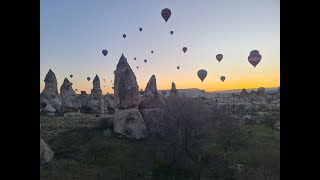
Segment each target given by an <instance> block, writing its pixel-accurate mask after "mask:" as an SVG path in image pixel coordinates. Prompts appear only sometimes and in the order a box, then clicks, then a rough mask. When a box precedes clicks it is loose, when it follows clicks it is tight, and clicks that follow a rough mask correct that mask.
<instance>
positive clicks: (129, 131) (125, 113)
mask: <svg viewBox="0 0 320 180" xmlns="http://www.w3.org/2000/svg"><path fill="white" fill-rule="evenodd" d="M114 131H115V132H117V133H120V134H122V135H125V136H126V137H128V138H136V139H141V138H146V137H147V136H148V129H147V126H146V124H145V122H144V120H143V119H142V115H141V114H140V112H139V109H138V108H129V109H116V110H115V115H114Z"/></svg>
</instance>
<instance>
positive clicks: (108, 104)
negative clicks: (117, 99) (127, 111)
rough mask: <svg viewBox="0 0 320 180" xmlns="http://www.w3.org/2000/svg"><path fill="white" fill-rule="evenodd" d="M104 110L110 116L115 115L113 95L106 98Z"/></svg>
mask: <svg viewBox="0 0 320 180" xmlns="http://www.w3.org/2000/svg"><path fill="white" fill-rule="evenodd" d="M104 109H105V110H106V112H108V113H109V114H114V111H115V107H114V97H113V96H112V95H111V94H106V95H105V96H104Z"/></svg>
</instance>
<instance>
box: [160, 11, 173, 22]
mask: <svg viewBox="0 0 320 180" xmlns="http://www.w3.org/2000/svg"><path fill="white" fill-rule="evenodd" d="M161 16H162V18H163V19H164V20H165V21H166V22H167V21H168V20H169V18H170V16H171V10H170V9H168V8H164V9H162V11H161Z"/></svg>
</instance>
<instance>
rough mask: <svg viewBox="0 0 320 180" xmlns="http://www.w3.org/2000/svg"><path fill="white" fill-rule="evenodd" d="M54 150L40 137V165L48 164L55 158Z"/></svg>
mask: <svg viewBox="0 0 320 180" xmlns="http://www.w3.org/2000/svg"><path fill="white" fill-rule="evenodd" d="M53 155H54V152H53V151H52V150H51V149H50V148H49V147H48V145H47V144H46V143H45V142H44V141H43V140H42V139H41V138H40V165H45V164H47V163H48V162H49V161H50V160H51V159H52V158H53Z"/></svg>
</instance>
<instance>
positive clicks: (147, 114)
mask: <svg viewBox="0 0 320 180" xmlns="http://www.w3.org/2000/svg"><path fill="white" fill-rule="evenodd" d="M140 113H141V114H142V118H143V119H144V121H145V123H146V125H147V128H148V133H149V134H150V135H152V136H157V137H164V136H165V135H166V134H167V133H168V130H169V129H170V127H172V126H173V125H172V123H173V119H172V118H170V117H168V115H167V114H166V113H165V112H164V110H163V109H162V108H152V109H140Z"/></svg>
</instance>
